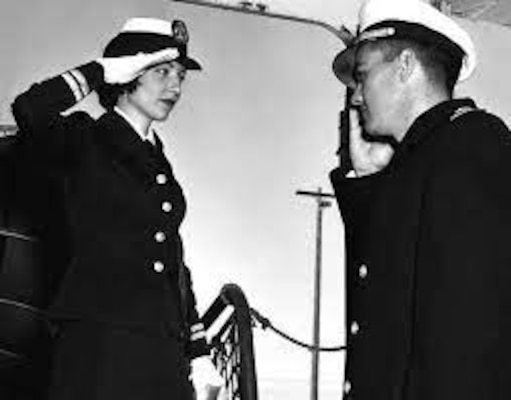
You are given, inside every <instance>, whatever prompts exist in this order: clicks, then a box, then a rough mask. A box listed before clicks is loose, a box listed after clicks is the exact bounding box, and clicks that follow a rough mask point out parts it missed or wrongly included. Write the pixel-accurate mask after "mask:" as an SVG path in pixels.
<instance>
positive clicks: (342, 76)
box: [332, 46, 356, 88]
mask: <svg viewBox="0 0 511 400" xmlns="http://www.w3.org/2000/svg"><path fill="white" fill-rule="evenodd" d="M355 48H356V46H350V47H347V48H345V49H344V50H343V51H341V52H340V53H339V54H337V56H335V58H334V62H333V64H332V69H333V71H334V74H335V76H336V77H337V79H339V80H340V81H341V82H342V83H344V84H345V85H346V86H348V87H350V88H355V86H356V85H355V79H354V78H353V71H354V69H355Z"/></svg>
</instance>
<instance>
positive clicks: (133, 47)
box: [103, 32, 202, 70]
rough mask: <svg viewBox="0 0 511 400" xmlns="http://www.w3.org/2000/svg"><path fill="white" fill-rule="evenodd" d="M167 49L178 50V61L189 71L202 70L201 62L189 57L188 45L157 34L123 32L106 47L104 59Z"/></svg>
mask: <svg viewBox="0 0 511 400" xmlns="http://www.w3.org/2000/svg"><path fill="white" fill-rule="evenodd" d="M166 48H177V49H178V50H179V53H180V55H179V57H178V58H177V59H176V61H178V62H179V63H180V64H181V65H182V66H183V67H185V68H186V69H189V70H202V67H201V65H200V64H199V62H197V61H196V60H194V59H193V58H190V57H188V55H187V48H186V45H183V44H182V43H179V42H178V41H176V40H175V39H174V38H173V37H170V36H166V35H160V34H156V33H145V32H144V33H140V32H121V33H120V34H118V35H117V36H115V37H114V38H113V39H112V40H111V41H110V42H109V43H108V44H107V46H106V47H105V50H104V51H103V56H104V57H122V56H131V55H135V54H137V53H139V52H143V53H154V52H157V51H160V50H163V49H166Z"/></svg>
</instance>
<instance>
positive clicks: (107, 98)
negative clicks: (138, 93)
mask: <svg viewBox="0 0 511 400" xmlns="http://www.w3.org/2000/svg"><path fill="white" fill-rule="evenodd" d="M137 86H138V79H135V80H134V81H131V82H128V83H124V84H122V85H111V84H108V83H104V84H102V85H100V86H99V87H98V88H97V90H96V91H97V93H98V98H99V103H100V104H101V105H102V106H103V107H104V108H105V109H106V110H107V111H112V110H113V108H114V107H115V105H116V104H117V101H118V100H119V97H120V96H121V95H123V94H124V93H132V92H133V91H135V89H136V88H137Z"/></svg>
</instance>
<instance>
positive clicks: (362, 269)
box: [358, 264, 369, 279]
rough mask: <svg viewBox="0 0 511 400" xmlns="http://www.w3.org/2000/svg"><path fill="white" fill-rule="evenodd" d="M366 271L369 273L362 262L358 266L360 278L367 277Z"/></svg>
mask: <svg viewBox="0 0 511 400" xmlns="http://www.w3.org/2000/svg"><path fill="white" fill-rule="evenodd" d="M368 273H369V270H368V269H367V265H365V264H362V265H361V266H360V267H359V268H358V276H360V278H362V279H365V278H367V274H368Z"/></svg>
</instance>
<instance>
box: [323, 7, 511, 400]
mask: <svg viewBox="0 0 511 400" xmlns="http://www.w3.org/2000/svg"><path fill="white" fill-rule="evenodd" d="M475 65H476V52H475V49H474V45H473V43H472V41H471V39H470V37H469V35H468V34H467V33H466V32H465V31H464V30H463V29H462V28H461V27H460V26H459V25H458V24H457V23H456V22H455V21H453V20H452V19H450V18H449V17H448V16H446V15H444V14H442V13H441V12H440V11H438V10H437V9H435V8H434V7H432V6H430V5H429V4H426V3H424V2H422V1H420V0H394V1H385V0H367V1H365V2H364V3H363V5H362V8H361V10H360V14H359V31H358V34H357V37H356V39H355V41H354V44H353V46H350V47H349V48H347V49H345V50H344V51H343V52H341V53H340V54H338V55H337V57H336V58H335V60H334V72H335V74H336V75H337V77H338V78H339V79H341V81H342V82H343V83H345V84H346V85H348V86H349V87H351V88H352V90H353V96H352V98H351V109H350V123H351V129H350V147H349V150H350V156H351V162H352V170H350V171H347V170H343V169H336V170H334V171H332V173H331V181H332V184H333V187H334V190H335V194H336V197H337V201H338V205H339V209H340V212H341V216H342V219H343V221H344V225H345V231H346V268H347V272H346V279H347V299H346V303H347V356H346V368H345V380H344V393H345V395H344V396H345V399H356V400H458V399H459V400H461V399H463V400H476V399H477V400H481V399H488V400H489V399H492V400H497V399H499V400H504V399H510V398H511V339H510V338H511V289H510V288H511V246H510V245H509V241H510V238H511V183H510V182H511V136H510V132H509V130H508V128H507V127H506V125H505V124H504V123H503V122H502V121H501V120H500V119H499V118H497V117H496V116H494V115H492V114H490V113H488V112H486V111H484V110H482V109H480V108H478V107H477V106H476V104H475V103H474V101H472V100H471V99H453V90H454V86H455V85H456V83H457V82H459V81H461V80H463V79H466V78H467V77H468V76H469V75H470V74H471V72H472V71H473V70H474V68H475Z"/></svg>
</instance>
